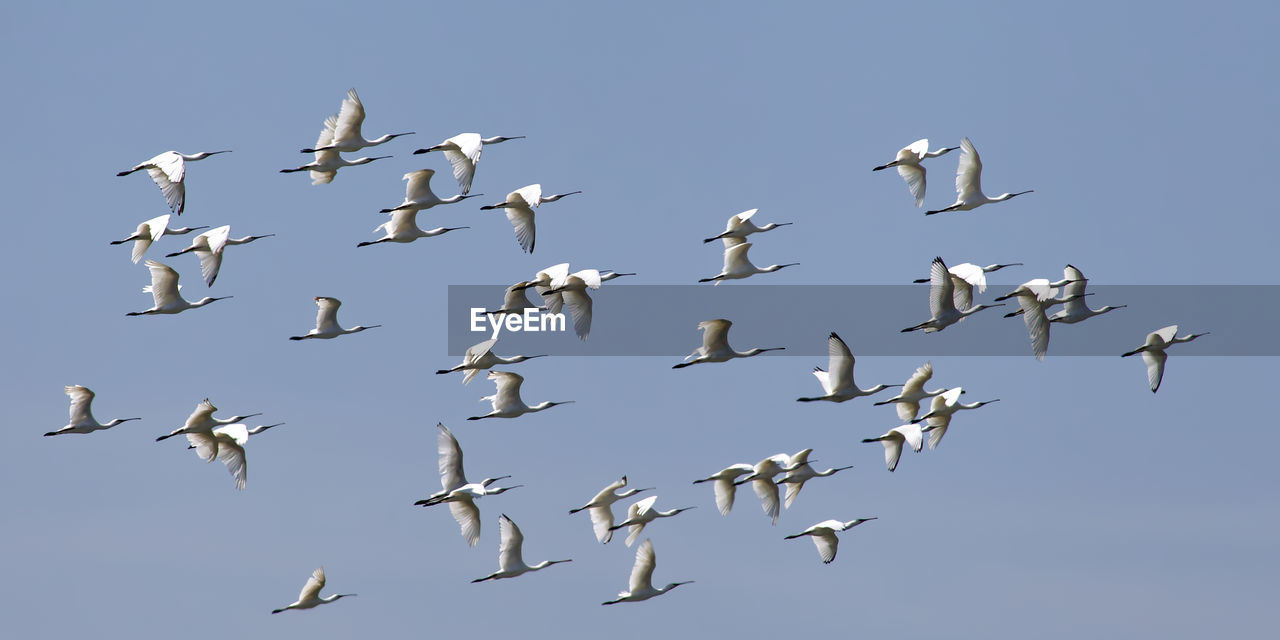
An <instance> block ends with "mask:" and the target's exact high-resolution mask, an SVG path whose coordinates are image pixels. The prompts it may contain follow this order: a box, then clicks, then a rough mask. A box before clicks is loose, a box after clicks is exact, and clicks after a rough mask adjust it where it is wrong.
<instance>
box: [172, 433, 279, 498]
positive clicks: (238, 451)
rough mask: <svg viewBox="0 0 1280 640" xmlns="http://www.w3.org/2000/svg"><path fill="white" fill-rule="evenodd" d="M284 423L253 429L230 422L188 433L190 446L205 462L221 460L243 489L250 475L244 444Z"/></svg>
mask: <svg viewBox="0 0 1280 640" xmlns="http://www.w3.org/2000/svg"><path fill="white" fill-rule="evenodd" d="M282 424H284V423H283V422H279V423H276V424H271V425H262V426H258V427H254V428H253V429H252V430H250V429H249V427H247V426H245V425H243V424H229V425H225V426H221V427H216V428H214V429H213V431H208V432H204V431H200V432H196V433H188V434H187V442H189V443H190V445H191V446H190V447H188V448H191V449H195V450H196V455H198V456H200V459H201V460H204V461H205V462H213V459H214V458H217V459H218V460H221V461H222V464H224V465H226V467H227V471H229V472H230V473H231V477H233V478H235V479H236V489H239V490H243V489H244V485H245V481H246V479H247V478H248V476H249V464H248V462H247V461H246V460H245V454H244V445H245V443H247V442H248V441H249V436H251V435H254V434H256V433H262V432H263V431H266V430H267V429H270V428H272V427H278V426H280V425H282Z"/></svg>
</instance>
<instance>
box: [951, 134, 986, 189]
mask: <svg viewBox="0 0 1280 640" xmlns="http://www.w3.org/2000/svg"><path fill="white" fill-rule="evenodd" d="M960 149H961V151H960V165H959V166H958V167H957V168H956V194H957V195H958V196H959V198H958V199H959V200H969V199H970V198H975V197H981V196H982V158H981V157H979V156H978V150H977V149H975V148H974V147H973V143H972V142H970V141H969V139H968V138H961V139H960Z"/></svg>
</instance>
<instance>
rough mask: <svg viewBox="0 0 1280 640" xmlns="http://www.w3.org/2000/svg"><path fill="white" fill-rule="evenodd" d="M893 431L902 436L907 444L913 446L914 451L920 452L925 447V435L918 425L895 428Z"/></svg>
mask: <svg viewBox="0 0 1280 640" xmlns="http://www.w3.org/2000/svg"><path fill="white" fill-rule="evenodd" d="M891 431H896V432H898V433H900V434H902V437H903V439H904V440H906V441H907V444H909V445H911V450H912V451H920V448H921V447H923V446H924V434H923V433H922V432H921V430H920V425H918V424H904V425H902V426H900V427H894V428H893V429H891Z"/></svg>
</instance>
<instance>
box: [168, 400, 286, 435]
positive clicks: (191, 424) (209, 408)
mask: <svg viewBox="0 0 1280 640" xmlns="http://www.w3.org/2000/svg"><path fill="white" fill-rule="evenodd" d="M217 410H218V408H217V407H215V406H213V403H212V402H209V399H208V398H205V399H204V400H202V401H200V404H198V405H196V409H195V411H192V412H191V415H190V416H188V417H187V421H186V422H185V423H183V425H182V426H181V427H178V428H177V429H174V430H173V431H171V432H169V434H168V435H163V436H160V437H159V438H156V442H160V441H161V440H165V439H168V438H172V437H174V436H176V435H181V434H191V433H201V432H203V433H210V432H212V431H213V430H214V428H216V427H221V426H223V425H228V424H235V423H237V422H242V421H244V420H248V419H249V418H252V417H254V416H260V415H262V414H261V413H250V414H249V415H245V416H235V417H232V418H227V419H226V420H222V419H219V418H215V417H213V413H214V412H215V411H217Z"/></svg>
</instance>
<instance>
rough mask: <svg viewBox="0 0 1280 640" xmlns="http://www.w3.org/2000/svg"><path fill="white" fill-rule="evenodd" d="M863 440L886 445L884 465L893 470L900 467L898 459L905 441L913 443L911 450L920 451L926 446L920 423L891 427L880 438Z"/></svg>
mask: <svg viewBox="0 0 1280 640" xmlns="http://www.w3.org/2000/svg"><path fill="white" fill-rule="evenodd" d="M863 442H879V443H880V444H882V445H884V466H886V467H888V468H889V471H890V472H892V471H893V470H895V469H897V468H898V459H899V458H901V457H902V444H903V443H904V442H905V443H907V444H909V445H911V450H912V451H915V452H916V453H919V452H920V449H921V448H922V447H924V435H923V433H922V432H921V430H920V425H918V424H904V425H902V426H899V427H894V428H892V429H890V430H889V432H888V433H886V434H884V435H882V436H880V437H878V438H865V439H863Z"/></svg>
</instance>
